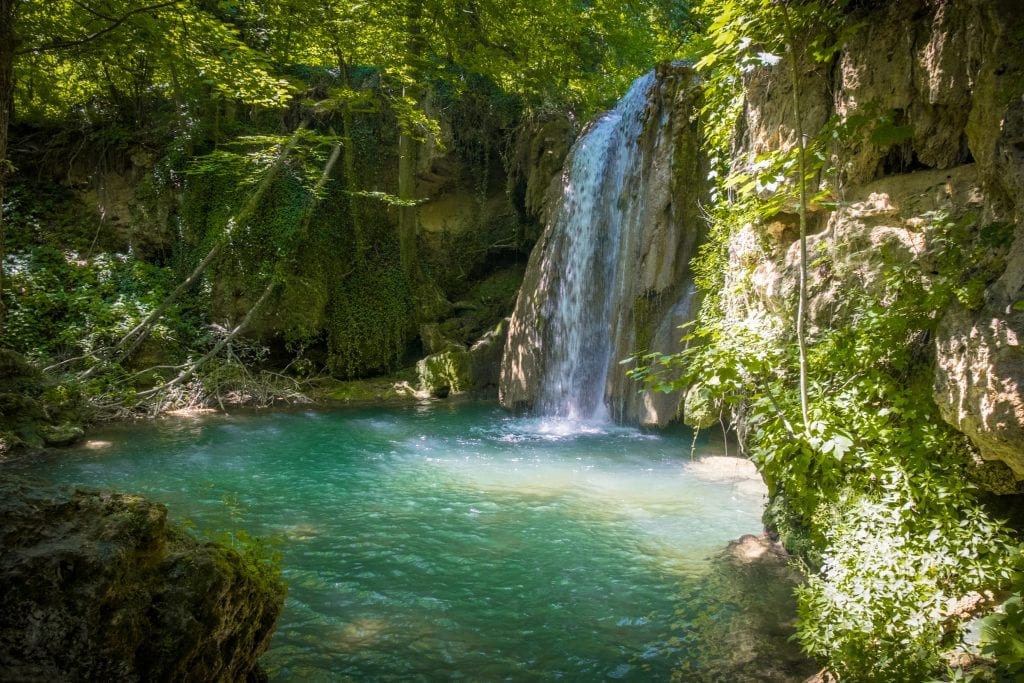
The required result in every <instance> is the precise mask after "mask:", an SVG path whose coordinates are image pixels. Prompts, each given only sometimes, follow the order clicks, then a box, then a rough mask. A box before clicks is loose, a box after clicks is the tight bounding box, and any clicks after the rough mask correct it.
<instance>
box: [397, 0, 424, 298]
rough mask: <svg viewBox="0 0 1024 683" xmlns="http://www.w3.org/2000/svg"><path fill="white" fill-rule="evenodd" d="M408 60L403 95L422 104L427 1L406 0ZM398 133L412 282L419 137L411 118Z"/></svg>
mask: <svg viewBox="0 0 1024 683" xmlns="http://www.w3.org/2000/svg"><path fill="white" fill-rule="evenodd" d="M404 12H405V21H406V42H405V49H406V63H407V64H408V65H409V66H410V67H411V68H410V71H411V79H412V83H411V84H408V83H407V84H405V85H403V86H402V97H403V98H406V97H411V98H412V99H413V100H414V101H415V102H416V103H417V106H418V104H419V100H420V97H419V92H418V91H419V90H420V88H419V83H418V82H417V80H418V79H419V78H420V75H421V74H420V69H419V68H417V64H416V63H417V61H418V60H419V59H420V57H421V55H422V54H423V48H424V45H423V27H422V26H421V22H422V19H423V2H422V0H406V3H405V7H404ZM399 125H400V128H399V137H398V198H399V199H400V200H402V203H401V204H400V205H399V207H398V245H399V254H400V256H401V262H402V272H403V273H404V274H405V278H406V281H407V282H408V283H409V284H410V285H412V284H413V283H414V282H415V275H416V207H415V206H413V205H412V202H413V200H414V199H415V194H414V193H415V191H416V177H415V174H416V154H417V151H418V150H417V147H418V145H417V144H416V138H415V137H414V131H413V129H412V123H411V122H401V121H400V122H399Z"/></svg>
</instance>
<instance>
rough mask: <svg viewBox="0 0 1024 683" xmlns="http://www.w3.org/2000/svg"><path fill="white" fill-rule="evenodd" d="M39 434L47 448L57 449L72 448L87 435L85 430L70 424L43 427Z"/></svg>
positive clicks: (63, 423) (40, 428)
mask: <svg viewBox="0 0 1024 683" xmlns="http://www.w3.org/2000/svg"><path fill="white" fill-rule="evenodd" d="M38 432H39V436H41V437H42V438H43V441H44V442H45V443H46V445H47V446H56V447H63V446H70V445H71V444H73V443H75V442H76V441H78V440H79V439H81V438H82V437H83V436H84V435H85V430H84V429H82V428H81V427H79V426H78V425H76V424H72V423H70V422H62V423H61V424H57V425H41V426H40V427H39V429H38Z"/></svg>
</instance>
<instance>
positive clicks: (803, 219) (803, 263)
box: [782, 2, 811, 437]
mask: <svg viewBox="0 0 1024 683" xmlns="http://www.w3.org/2000/svg"><path fill="white" fill-rule="evenodd" d="M782 20H783V27H784V29H785V32H786V43H788V44H789V51H790V58H791V60H790V61H791V64H792V76H793V117H794V125H795V126H796V144H797V173H798V174H799V178H798V179H797V182H798V183H799V189H800V205H799V206H798V209H797V210H798V214H799V217H800V291H799V294H798V298H797V307H796V344H797V350H798V353H799V355H800V414H801V416H802V417H803V422H804V436H805V437H807V436H810V432H811V421H810V417H809V416H808V406H807V403H808V397H807V320H806V318H807V158H806V156H807V155H806V143H805V141H804V124H803V116H802V113H801V110H800V64H799V61H798V59H797V50H796V39H795V36H794V35H793V26H792V24H791V23H790V20H789V8H788V7H787V6H786V3H785V2H783V3H782Z"/></svg>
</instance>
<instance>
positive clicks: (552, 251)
mask: <svg viewBox="0 0 1024 683" xmlns="http://www.w3.org/2000/svg"><path fill="white" fill-rule="evenodd" d="M697 92H698V89H697V88H696V87H695V77H694V73H693V71H692V70H691V69H690V68H688V67H686V66H684V65H681V64H664V65H661V66H659V67H658V69H657V70H656V72H653V73H650V74H647V75H646V76H644V77H642V78H640V79H638V80H637V81H636V82H635V83H634V84H633V87H632V88H631V89H630V92H629V93H628V94H627V95H626V97H624V98H623V100H622V101H621V102H620V103H619V105H618V106H617V107H616V108H615V109H614V110H613V111H611V112H609V113H607V114H605V115H604V116H603V117H601V118H600V119H598V120H597V121H596V122H595V123H593V124H592V125H591V127H590V128H589V130H588V131H587V132H586V133H585V134H584V135H583V137H581V138H580V139H579V140H578V141H577V143H576V144H575V145H574V147H573V149H572V151H571V152H570V155H569V158H568V160H567V161H566V165H565V167H564V170H563V175H562V186H561V188H558V189H560V190H561V196H560V197H557V198H556V199H555V200H554V201H556V203H555V204H554V205H553V208H552V209H550V211H549V214H548V215H549V220H548V223H547V227H546V229H545V231H544V234H543V235H542V236H541V239H540V240H539V242H538V243H537V245H536V247H535V248H534V251H533V254H532V255H531V257H530V264H529V266H528V267H527V272H526V276H525V278H524V282H523V286H522V289H521V290H520V294H519V298H518V300H517V302H516V309H515V312H514V314H513V316H512V319H511V322H510V325H509V337H508V342H507V343H506V346H505V354H504V357H503V360H502V372H501V384H500V400H501V402H502V404H503V405H504V406H506V407H508V408H512V409H517V410H521V409H533V410H536V411H538V412H541V413H545V414H552V415H561V416H566V417H570V418H575V419H603V418H606V417H611V418H613V419H615V420H619V421H624V422H640V423H645V424H664V423H666V422H667V421H669V420H670V419H672V418H673V417H675V414H676V406H677V404H678V400H679V397H678V396H673V395H664V394H662V395H653V394H648V393H644V394H641V393H639V391H638V385H637V384H636V383H635V382H633V381H632V380H630V379H629V378H627V377H626V374H625V367H623V366H622V365H620V361H621V360H623V359H624V358H626V357H628V356H631V355H632V354H634V353H636V352H641V351H646V350H653V349H658V350H663V351H666V352H670V351H673V350H676V349H678V348H679V347H678V344H679V342H678V338H679V336H680V333H679V331H678V330H677V329H676V328H677V327H678V325H680V324H681V323H683V322H685V321H686V320H688V319H690V317H691V315H692V313H693V311H694V309H695V301H694V295H693V287H692V277H691V274H690V271H689V262H690V259H691V258H692V256H693V255H694V250H695V248H696V246H697V244H698V243H699V242H700V240H701V237H702V235H703V233H704V221H703V219H702V217H701V216H700V212H699V208H698V207H699V203H700V199H701V197H702V196H703V195H704V192H705V187H706V181H705V175H706V174H705V172H704V169H705V164H704V162H703V161H702V157H701V155H700V153H699V151H698V144H699V142H700V139H701V138H700V127H699V125H698V123H697V119H696V109H697V106H698V105H697V100H696V97H697Z"/></svg>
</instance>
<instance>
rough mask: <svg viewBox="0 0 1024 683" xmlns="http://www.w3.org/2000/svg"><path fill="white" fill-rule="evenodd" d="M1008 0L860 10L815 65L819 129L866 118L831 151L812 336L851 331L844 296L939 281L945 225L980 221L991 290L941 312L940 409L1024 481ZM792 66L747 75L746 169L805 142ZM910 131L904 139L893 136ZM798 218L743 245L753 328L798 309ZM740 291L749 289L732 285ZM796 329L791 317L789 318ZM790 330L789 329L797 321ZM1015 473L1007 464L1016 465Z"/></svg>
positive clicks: (813, 128)
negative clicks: (759, 319)
mask: <svg viewBox="0 0 1024 683" xmlns="http://www.w3.org/2000/svg"><path fill="white" fill-rule="evenodd" d="M1019 9H1020V8H1019V7H1018V6H1017V4H1016V3H1014V2H1010V1H1006V0H972V1H970V2H952V1H950V0H907V1H906V2H897V3H880V2H867V3H857V4H856V5H855V9H854V10H852V11H851V14H849V15H848V16H847V17H845V23H846V25H848V26H851V27H857V26H859V28H857V29H856V30H854V31H852V32H851V35H850V37H849V38H848V39H847V40H846V41H845V42H844V43H843V44H842V46H841V49H840V51H839V52H838V54H837V56H836V57H835V58H834V59H833V61H832V62H830V63H828V64H816V65H810V64H808V65H804V66H803V67H802V68H801V72H802V75H803V79H804V80H803V82H802V83H801V88H802V91H803V103H802V107H803V109H804V112H803V114H804V122H805V130H806V132H807V133H809V134H811V135H813V134H815V133H816V132H817V131H818V130H819V129H820V127H821V126H822V125H824V124H825V122H826V121H827V120H829V119H830V118H831V117H837V118H840V119H843V120H846V121H851V120H861V121H863V122H864V123H863V126H862V128H861V129H860V130H859V131H858V132H854V133H851V134H847V135H845V136H840V137H838V138H837V139H836V140H835V141H834V142H833V143H832V144H831V146H830V148H829V154H830V156H831V159H830V164H829V168H830V170H829V175H828V177H824V178H821V182H822V184H823V186H826V185H827V186H829V187H830V188H832V190H833V194H834V197H833V199H834V200H835V201H834V204H830V205H828V208H825V207H823V206H812V210H813V211H812V215H811V216H810V222H809V225H810V232H811V234H810V235H809V238H808V250H809V252H810V253H811V254H812V255H815V257H818V256H823V258H820V259H818V260H817V262H816V264H815V267H813V268H812V269H811V272H810V279H809V292H810V297H811V298H810V302H809V304H810V323H811V328H812V329H811V333H812V336H813V334H814V328H815V327H817V328H818V329H822V328H828V327H835V326H839V325H842V324H843V321H844V320H845V319H846V316H848V315H849V313H850V312H849V311H847V310H844V306H845V305H846V304H845V301H846V299H847V297H846V296H844V292H846V293H848V292H850V291H853V290H854V289H857V288H860V289H867V290H872V289H875V288H878V287H880V286H881V284H882V278H883V277H884V271H885V268H884V267H883V266H891V265H892V264H903V265H905V266H906V267H907V268H908V271H907V272H911V273H913V274H914V275H913V276H914V277H920V278H923V279H924V280H927V279H928V278H931V277H933V276H934V275H936V271H937V267H936V266H935V261H936V260H937V259H938V258H939V256H940V253H941V250H943V249H948V248H949V245H948V244H942V243H940V240H939V239H937V233H936V231H935V230H934V229H933V227H934V225H935V224H936V222H937V220H947V221H955V222H958V224H959V225H963V226H965V228H966V229H965V234H966V235H967V240H968V241H965V242H963V243H961V244H959V245H957V248H959V249H962V250H965V251H966V250H973V251H974V252H975V253H977V254H978V259H979V261H978V262H976V264H977V263H980V265H976V267H975V269H976V270H977V271H978V273H977V274H973V273H972V275H977V277H976V278H975V280H976V282H977V283H978V285H979V291H977V292H974V293H971V292H967V293H965V294H964V295H963V296H960V297H959V299H960V301H958V302H956V303H954V304H953V305H952V306H951V307H950V308H949V309H948V310H946V311H943V312H941V318H940V324H939V326H938V333H937V335H936V337H935V338H934V339H933V340H931V342H930V343H931V345H932V349H933V351H934V355H935V363H934V373H935V374H934V399H935V402H936V404H937V405H938V407H939V409H940V411H941V413H942V415H943V417H944V418H945V419H946V420H947V421H948V422H949V423H950V424H952V425H953V426H955V427H956V428H958V429H960V430H961V431H963V432H964V433H965V434H967V435H968V436H969V437H970V439H971V441H972V442H973V443H974V445H975V446H976V447H977V449H978V452H979V453H980V455H981V457H982V458H984V459H985V460H988V461H999V462H1001V463H1005V466H1008V467H1009V468H1010V469H1012V471H1013V473H1014V475H1015V476H1016V478H1017V479H1018V480H1019V479H1024V353H1022V347H1021V339H1022V337H1024V310H1022V307H1021V306H1020V302H1021V301H1022V300H1024V98H1022V94H1024V17H1022V15H1021V13H1020V11H1019ZM790 73H791V69H790V66H789V65H788V64H787V63H786V60H785V59H783V61H782V62H781V63H780V64H777V65H775V66H774V67H762V68H758V69H756V70H753V71H752V72H750V73H749V74H748V75H747V76H746V82H745V93H746V104H745V113H744V116H743V119H742V123H741V129H740V131H739V134H738V140H737V143H738V147H739V153H738V154H737V159H738V163H747V162H746V160H747V159H752V158H753V157H754V156H756V155H759V154H763V153H765V152H771V151H775V150H779V149H784V148H786V147H788V146H790V145H792V144H793V141H794V140H795V132H794V129H795V126H794V120H795V119H794V112H793V104H792V78H791V77H790ZM884 130H888V131H890V132H891V131H896V132H897V134H895V135H885V134H880V133H882V132H884ZM794 214H795V208H793V207H789V208H787V209H784V210H783V212H781V213H779V214H778V215H776V216H774V217H772V218H770V219H768V220H766V221H764V222H763V224H758V225H748V226H747V227H746V228H744V229H743V230H741V231H740V232H739V233H738V234H737V235H736V236H735V238H734V239H733V240H732V243H731V249H730V272H731V273H732V275H731V276H730V277H731V279H732V281H734V282H735V281H738V280H737V278H738V277H740V276H741V274H742V277H746V278H747V279H746V280H745V281H746V282H747V283H748V285H747V288H746V290H745V291H744V292H742V293H740V292H737V293H735V294H734V295H733V298H732V299H731V300H730V301H729V309H730V315H731V316H733V317H734V318H737V319H743V318H749V317H753V316H767V317H768V318H769V319H775V320H777V321H779V322H780V324H779V325H778V327H780V328H781V327H783V325H782V324H781V323H783V322H785V321H789V318H790V317H791V316H792V312H791V311H793V310H794V306H793V302H794V300H795V290H796V287H797V280H798V263H799V247H798V244H797V241H796V238H797V232H796V216H795V215H794ZM726 291H727V292H728V291H733V289H732V288H731V287H730V286H729V285H728V284H727V286H726ZM789 322H791V321H789ZM786 324H788V322H787V323H786ZM1000 466H1002V465H1000Z"/></svg>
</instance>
